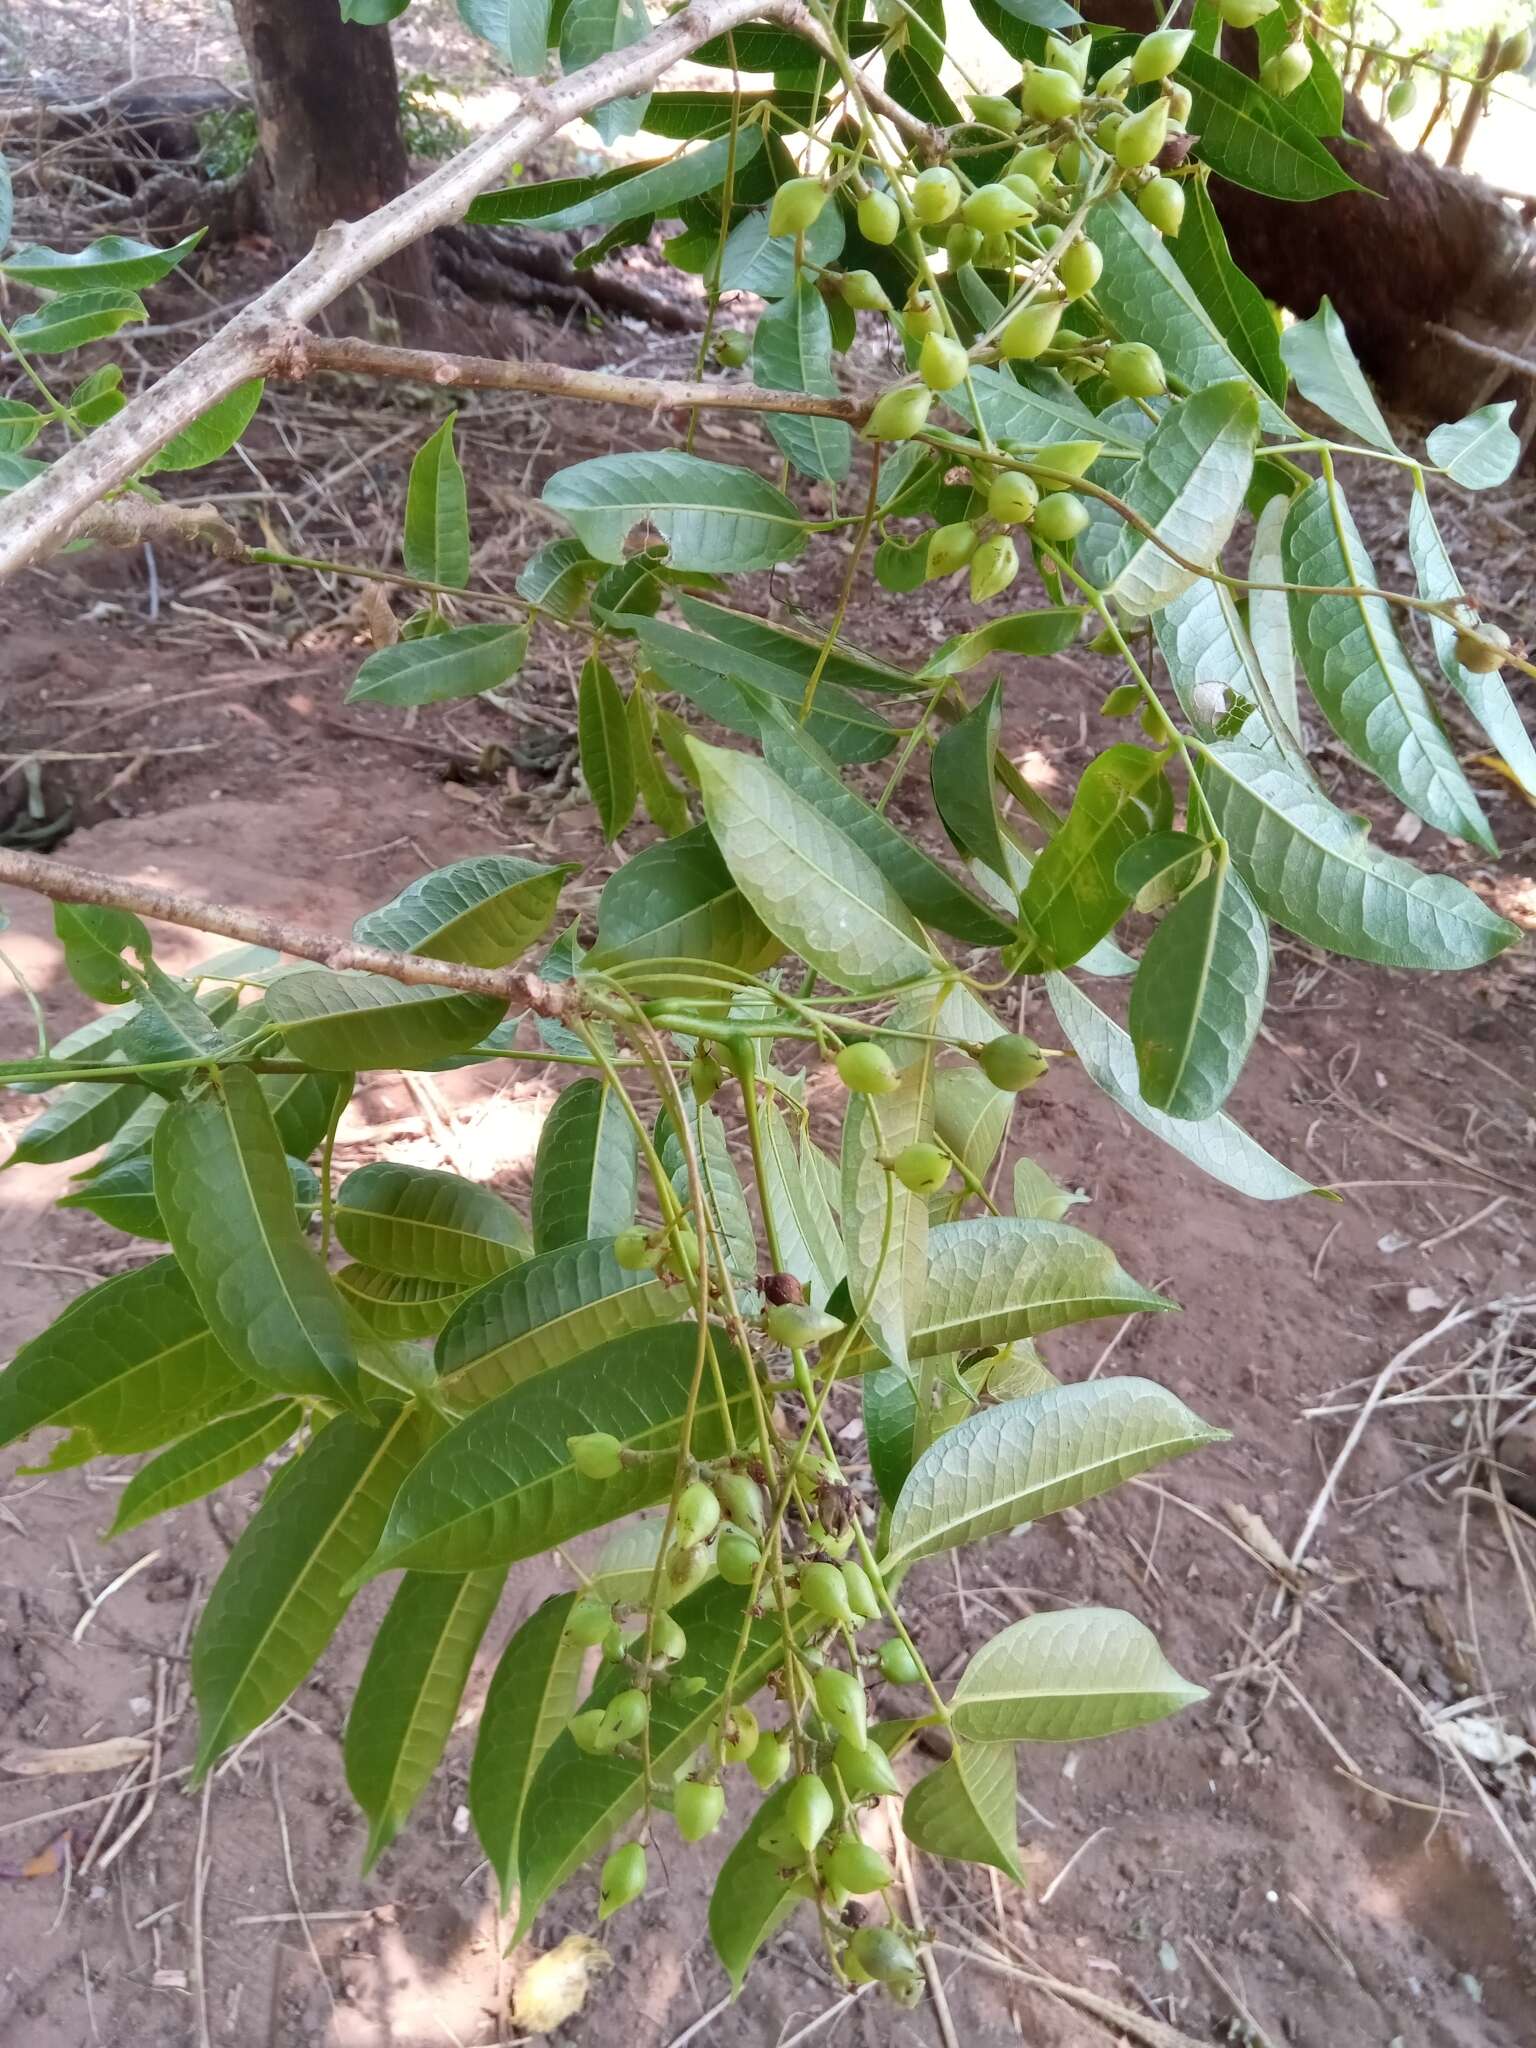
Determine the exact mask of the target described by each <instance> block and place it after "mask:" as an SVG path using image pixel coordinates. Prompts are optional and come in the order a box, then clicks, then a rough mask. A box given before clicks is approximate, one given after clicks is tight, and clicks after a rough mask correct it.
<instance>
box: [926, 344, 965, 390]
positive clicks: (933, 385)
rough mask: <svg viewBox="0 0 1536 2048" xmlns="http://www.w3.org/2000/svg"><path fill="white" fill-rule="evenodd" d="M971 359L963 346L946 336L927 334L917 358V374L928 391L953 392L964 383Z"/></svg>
mask: <svg viewBox="0 0 1536 2048" xmlns="http://www.w3.org/2000/svg"><path fill="white" fill-rule="evenodd" d="M970 367H971V359H970V357H969V356H968V355H967V354H966V352H965V349H964V347H963V345H962V344H961V343H960V342H958V341H953V340H951V339H950V337H949V336H948V335H947V334H928V335H924V337H923V346H922V349H921V351H920V352H919V354H918V358H917V374H918V375H919V377H921V378H922V380H923V382H924V383H925V384H926V385H927V386H928V389H929V390H930V391H953V389H954V388H955V386H956V385H957V384H962V383H964V381H965V374H966V372H967V370H969V369H970Z"/></svg>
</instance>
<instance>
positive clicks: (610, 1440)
mask: <svg viewBox="0 0 1536 2048" xmlns="http://www.w3.org/2000/svg"><path fill="white" fill-rule="evenodd" d="M565 1448H566V1449H567V1450H568V1451H569V1452H570V1454H571V1463H572V1464H573V1465H574V1466H575V1467H576V1470H577V1471H578V1472H579V1473H580V1475H581V1477H582V1478H583V1479H617V1478H618V1476H619V1473H620V1472H621V1471H622V1470H623V1469H624V1460H623V1450H624V1446H623V1445H622V1444H621V1443H620V1442H619V1440H618V1438H617V1437H616V1436H610V1435H609V1433H608V1431H607V1430H606V1429H597V1430H593V1431H592V1432H591V1433H590V1434H589V1435H587V1436H568V1437H567V1438H566V1440H565Z"/></svg>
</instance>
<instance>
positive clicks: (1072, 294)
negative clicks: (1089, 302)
mask: <svg viewBox="0 0 1536 2048" xmlns="http://www.w3.org/2000/svg"><path fill="white" fill-rule="evenodd" d="M1103 274H1104V253H1103V251H1102V250H1101V249H1100V247H1099V245H1098V243H1097V242H1090V241H1089V239H1088V237H1087V236H1086V235H1079V236H1077V238H1076V239H1075V240H1074V241H1073V242H1072V244H1071V246H1070V247H1069V248H1068V249H1067V250H1066V251H1065V252H1064V254H1063V255H1062V258H1061V261H1060V262H1059V263H1058V264H1057V266H1056V275H1057V276H1058V277H1059V278H1060V279H1061V288H1062V290H1063V291H1064V292H1065V293H1066V295H1067V297H1068V298H1069V299H1081V298H1083V297H1085V296H1086V295H1087V293H1089V292H1091V291H1092V290H1093V288H1094V286H1095V285H1096V284H1097V283H1098V281H1099V279H1100V277H1102V276H1103Z"/></svg>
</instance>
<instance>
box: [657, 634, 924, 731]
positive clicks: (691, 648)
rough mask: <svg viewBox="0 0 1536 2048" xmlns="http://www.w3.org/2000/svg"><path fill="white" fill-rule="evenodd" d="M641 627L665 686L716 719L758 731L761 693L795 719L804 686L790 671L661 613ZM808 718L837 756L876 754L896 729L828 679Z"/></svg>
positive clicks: (738, 728) (729, 726) (731, 727)
mask: <svg viewBox="0 0 1536 2048" xmlns="http://www.w3.org/2000/svg"><path fill="white" fill-rule="evenodd" d="M639 634H640V643H641V645H642V647H643V648H644V649H645V653H646V657H647V659H648V660H649V661H650V663H651V664H652V666H653V667H654V668H655V670H656V672H657V674H658V675H659V676H660V677H661V679H662V681H663V682H664V683H665V684H666V685H667V687H668V688H669V689H673V690H677V691H679V692H680V693H681V694H682V695H683V696H685V697H687V698H688V699H689V700H690V702H692V703H694V704H697V705H698V706H699V708H700V709H701V710H702V711H705V712H707V713H708V715H709V716H710V717H711V718H712V719H714V721H715V723H716V724H717V725H723V726H725V727H726V729H727V730H728V731H730V732H739V733H744V734H745V735H747V737H749V738H751V737H753V736H755V735H756V734H757V733H758V732H759V731H760V729H761V727H762V721H763V716H764V713H763V708H762V699H763V698H764V697H770V698H776V699H778V700H779V702H780V703H781V704H782V705H783V706H784V709H785V711H786V712H787V713H790V714H792V715H793V716H794V717H795V718H796V721H797V722H798V716H799V711H800V706H801V703H802V701H803V700H804V696H805V687H806V686H805V683H804V681H803V680H802V679H801V678H800V677H799V676H798V675H796V674H793V673H792V672H791V671H790V670H788V669H783V668H779V667H777V666H776V665H775V663H774V662H772V661H770V660H766V659H764V658H763V657H762V656H760V655H757V654H751V653H748V652H747V651H746V650H745V649H743V648H739V647H732V646H726V645H722V644H721V643H720V642H719V641H716V640H711V639H706V638H705V637H704V636H703V635H702V634H699V633H685V632H682V631H681V630H680V629H679V628H678V627H676V626H670V625H668V624H666V622H665V621H664V620H660V619H644V620H642V621H641V622H640V626H639ZM909 687H910V686H909ZM806 725H807V730H808V732H809V734H810V737H811V738H812V739H813V740H814V741H815V742H816V743H817V744H818V745H819V746H821V747H824V748H825V749H826V751H827V753H828V754H829V755H830V756H831V757H832V758H833V760H835V761H839V762H844V763H848V762H857V761H879V760H881V759H883V758H884V756H885V755H887V754H888V753H890V751H891V749H892V748H893V747H894V746H895V745H896V734H895V733H894V731H893V730H892V729H891V727H890V726H889V725H888V724H887V723H886V721H885V720H884V719H883V718H882V717H881V716H880V714H879V713H878V712H877V711H873V710H871V709H870V707H869V706H868V705H867V704H864V703H862V702H861V701H860V700H859V699H858V698H857V697H855V696H853V695H851V694H850V693H849V692H848V691H847V690H845V689H843V688H841V687H840V685H838V684H837V683H834V682H830V681H827V680H823V681H822V682H821V683H820V684H818V686H817V689H816V701H815V708H814V709H813V710H812V712H811V715H810V718H809V719H808V720H807V721H806Z"/></svg>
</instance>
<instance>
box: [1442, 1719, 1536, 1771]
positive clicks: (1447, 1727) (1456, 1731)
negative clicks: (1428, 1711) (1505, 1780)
mask: <svg viewBox="0 0 1536 2048" xmlns="http://www.w3.org/2000/svg"><path fill="white" fill-rule="evenodd" d="M1435 1733H1436V1734H1437V1735H1439V1736H1442V1737H1443V1738H1444V1739H1445V1741H1447V1742H1450V1743H1454V1744H1455V1746H1456V1748H1457V1749H1459V1750H1460V1751H1461V1752H1462V1754H1463V1755H1464V1756H1469V1757H1471V1759H1472V1761H1473V1762H1474V1763H1478V1764H1492V1765H1493V1767H1494V1769H1495V1770H1501V1769H1503V1768H1504V1767H1505V1766H1507V1765H1509V1764H1517V1763H1519V1761H1520V1759H1521V1757H1523V1756H1536V1750H1533V1749H1532V1748H1531V1745H1530V1744H1529V1743H1528V1742H1527V1741H1526V1740H1525V1738H1524V1737H1523V1736H1520V1735H1516V1734H1514V1733H1512V1731H1511V1730H1510V1729H1508V1728H1506V1727H1505V1726H1504V1723H1503V1722H1502V1721H1490V1720H1489V1719H1487V1717H1486V1716H1484V1715H1482V1714H1457V1715H1455V1716H1453V1717H1452V1718H1451V1719H1450V1720H1448V1721H1437V1722H1436V1723H1435Z"/></svg>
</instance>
